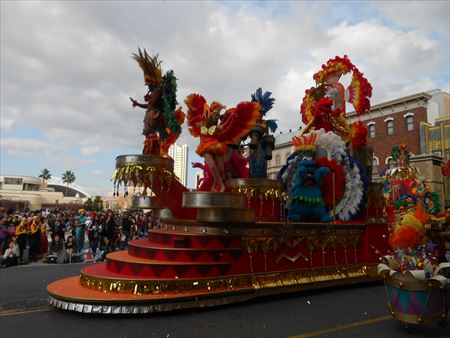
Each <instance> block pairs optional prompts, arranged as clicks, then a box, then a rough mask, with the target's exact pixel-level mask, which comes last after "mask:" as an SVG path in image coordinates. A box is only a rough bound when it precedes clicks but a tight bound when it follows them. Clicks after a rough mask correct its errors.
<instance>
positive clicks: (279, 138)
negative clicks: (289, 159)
mask: <svg viewBox="0 0 450 338" xmlns="http://www.w3.org/2000/svg"><path fill="white" fill-rule="evenodd" d="M300 132H301V130H299V129H296V130H294V131H292V130H289V131H288V132H280V133H279V134H277V135H274V136H275V147H278V146H281V145H283V144H287V143H289V142H291V141H292V138H293V137H294V136H298V135H300Z"/></svg>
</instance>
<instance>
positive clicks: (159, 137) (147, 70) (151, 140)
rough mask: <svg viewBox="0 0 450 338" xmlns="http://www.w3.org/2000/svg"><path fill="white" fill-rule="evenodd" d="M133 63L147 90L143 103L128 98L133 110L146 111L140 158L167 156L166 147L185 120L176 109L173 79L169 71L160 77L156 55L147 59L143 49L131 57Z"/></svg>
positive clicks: (182, 114) (174, 82)
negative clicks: (139, 72)
mask: <svg viewBox="0 0 450 338" xmlns="http://www.w3.org/2000/svg"><path fill="white" fill-rule="evenodd" d="M133 59H134V60H136V61H137V63H138V64H139V67H141V69H142V70H143V72H144V81H145V85H146V86H147V87H148V92H147V94H146V95H145V96H144V100H145V103H139V102H138V101H136V100H135V99H133V98H131V97H130V100H131V102H132V104H133V107H141V108H145V109H146V110H147V111H146V113H145V117H144V130H143V131H142V134H143V135H145V137H146V139H145V142H144V150H143V154H145V155H156V156H168V154H167V152H168V149H169V147H170V146H171V145H172V144H174V143H175V141H176V140H177V138H178V136H179V135H180V134H181V125H182V124H183V122H184V118H185V115H184V113H183V112H182V110H181V108H178V109H176V105H177V100H176V91H177V83H176V78H175V76H174V74H173V71H172V70H170V71H168V72H167V73H166V74H165V75H164V76H162V70H161V62H162V61H159V60H158V54H156V55H154V56H150V55H149V54H148V53H147V51H146V50H145V49H144V51H143V52H142V51H141V49H140V48H138V54H135V53H133ZM175 109H176V110H175Z"/></svg>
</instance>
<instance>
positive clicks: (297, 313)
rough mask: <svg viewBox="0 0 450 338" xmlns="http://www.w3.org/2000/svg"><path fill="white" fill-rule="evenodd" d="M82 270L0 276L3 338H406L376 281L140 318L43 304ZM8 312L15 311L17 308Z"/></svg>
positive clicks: (31, 269)
mask: <svg viewBox="0 0 450 338" xmlns="http://www.w3.org/2000/svg"><path fill="white" fill-rule="evenodd" d="M84 265H85V264H79V263H77V264H65V265H44V264H31V265H26V266H18V267H12V268H8V269H1V270H0V284H1V286H2V287H1V289H0V295H1V310H0V337H2V338H9V337H11V338H12V337H20V338H27V337H30V338H31V337H34V338H41V337H55V338H56V337H61V336H65V337H162V338H170V337H172V338H173V337H219V338H220V337H258V338H259V337H295V338H300V337H305V338H306V337H323V338H332V337H346V338H347V337H355V338H356V337H365V338H371V337H373V338H378V337H392V338H397V337H399V338H401V337H406V336H408V335H407V332H406V330H405V328H404V327H403V325H402V324H401V323H400V322H398V321H396V320H395V319H393V318H392V317H391V316H389V314H388V311H387V307H386V304H385V291H384V286H383V284H382V283H381V282H380V283H371V284H365V285H354V286H352V285H350V286H345V287H340V288H330V289H323V290H315V291H308V292H299V293H296V294H291V295H286V296H283V297H269V298H263V299H259V300H256V301H251V302H246V303H242V304H235V305H230V306H223V307H217V308H210V309H198V310H190V311H178V312H173V313H162V314H152V315H138V316H132V315H124V316H102V315H88V314H80V313H75V312H67V311H60V310H57V309H54V308H53V307H50V306H48V305H47V304H43V303H42V302H43V300H45V299H47V291H46V286H47V285H48V284H49V283H50V282H52V281H54V280H57V279H60V278H65V277H70V276H74V275H77V274H78V273H79V271H80V269H81V267H82V266H84ZM26 302H28V304H29V305H30V307H27V306H26V305H27V304H26ZM13 305H17V306H16V308H15V309H14V308H12V307H13ZM19 305H20V306H21V308H20V307H19ZM24 323H26V324H24ZM411 335H412V336H413V337H446V336H447V332H446V329H445V328H444V327H442V326H427V327H425V326H423V327H418V326H414V327H412V328H411Z"/></svg>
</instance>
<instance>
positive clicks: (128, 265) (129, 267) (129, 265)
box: [120, 263, 136, 275]
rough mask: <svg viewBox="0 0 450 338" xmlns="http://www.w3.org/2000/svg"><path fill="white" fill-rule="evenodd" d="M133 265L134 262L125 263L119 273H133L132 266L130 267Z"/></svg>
mask: <svg viewBox="0 0 450 338" xmlns="http://www.w3.org/2000/svg"><path fill="white" fill-rule="evenodd" d="M133 265H136V264H134V263H125V264H124V266H123V268H122V269H121V270H120V273H123V274H124V275H132V274H133V268H132V266H133Z"/></svg>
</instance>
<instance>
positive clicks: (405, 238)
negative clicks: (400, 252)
mask: <svg viewBox="0 0 450 338" xmlns="http://www.w3.org/2000/svg"><path fill="white" fill-rule="evenodd" d="M389 244H390V245H391V247H392V248H393V249H396V248H399V249H406V248H413V249H414V248H417V247H418V246H419V244H420V234H419V232H418V231H417V230H416V229H415V228H413V227H410V226H407V225H404V226H401V227H400V228H398V229H397V230H396V231H395V232H394V234H393V236H392V237H391V239H390V240H389Z"/></svg>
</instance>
